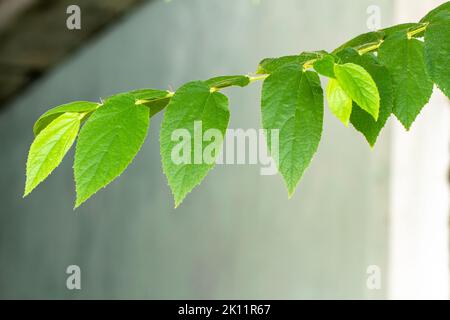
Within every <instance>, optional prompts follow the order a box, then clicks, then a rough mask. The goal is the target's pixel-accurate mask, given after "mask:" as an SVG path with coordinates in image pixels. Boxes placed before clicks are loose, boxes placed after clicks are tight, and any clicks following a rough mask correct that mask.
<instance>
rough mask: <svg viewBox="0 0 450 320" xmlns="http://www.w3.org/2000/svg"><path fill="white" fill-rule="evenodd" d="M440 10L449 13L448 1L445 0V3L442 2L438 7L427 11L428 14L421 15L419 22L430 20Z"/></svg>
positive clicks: (449, 3)
mask: <svg viewBox="0 0 450 320" xmlns="http://www.w3.org/2000/svg"><path fill="white" fill-rule="evenodd" d="M441 12H447V13H450V1H447V2H446V3H443V4H441V5H440V6H439V7H436V8H434V9H433V10H431V11H430V12H428V14H427V15H426V16H425V17H423V18H422V19H421V20H420V22H430V21H431V20H433V18H434V17H435V16H436V15H438V14H440V13H441Z"/></svg>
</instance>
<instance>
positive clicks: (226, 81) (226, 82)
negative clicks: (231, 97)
mask: <svg viewBox="0 0 450 320" xmlns="http://www.w3.org/2000/svg"><path fill="white" fill-rule="evenodd" d="M205 83H206V84H207V85H208V86H209V87H211V88H217V89H221V88H226V87H231V86H239V87H245V86H247V85H248V84H249V83H250V79H249V77H247V76H239V75H238V76H221V77H214V78H211V79H208V80H206V81H205Z"/></svg>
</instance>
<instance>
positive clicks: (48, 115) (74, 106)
mask: <svg viewBox="0 0 450 320" xmlns="http://www.w3.org/2000/svg"><path fill="white" fill-rule="evenodd" d="M98 107H99V104H98V103H95V102H89V101H75V102H71V103H67V104H63V105H60V106H58V107H55V108H53V109H50V110H48V111H47V112H45V113H44V114H43V115H42V116H40V117H39V119H38V120H37V121H36V123H35V124H34V127H33V132H34V135H35V136H37V135H38V134H39V132H41V131H42V130H43V129H44V128H45V127H46V126H48V125H49V124H50V122H52V121H53V120H55V119H56V118H57V117H59V116H60V115H62V114H63V113H65V112H73V113H89V112H92V111H94V110H95V109H97V108H98Z"/></svg>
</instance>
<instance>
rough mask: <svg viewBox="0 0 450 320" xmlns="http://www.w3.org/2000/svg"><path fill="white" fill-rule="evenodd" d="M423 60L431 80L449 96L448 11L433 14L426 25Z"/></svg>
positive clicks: (449, 36)
mask: <svg viewBox="0 0 450 320" xmlns="http://www.w3.org/2000/svg"><path fill="white" fill-rule="evenodd" d="M425 62H426V67H427V71H428V75H429V76H430V78H431V80H433V81H434V83H436V85H437V86H438V87H439V89H441V90H442V92H444V93H445V95H446V96H447V97H449V98H450V12H441V13H440V14H437V15H435V16H434V17H433V19H432V20H431V22H430V24H429V25H428V27H427V29H426V31H425Z"/></svg>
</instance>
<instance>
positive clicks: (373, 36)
mask: <svg viewBox="0 0 450 320" xmlns="http://www.w3.org/2000/svg"><path fill="white" fill-rule="evenodd" d="M383 37H384V33H383V32H380V31H371V32H367V33H364V34H361V35H359V36H357V37H355V38H353V39H351V40H349V41H347V42H346V43H344V44H343V45H341V46H340V47H338V48H336V49H334V50H333V53H335V54H336V53H338V52H340V51H342V50H344V49H347V48H356V47H359V46H361V45H363V44H366V43H371V42H379V41H380V40H382V39H383Z"/></svg>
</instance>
